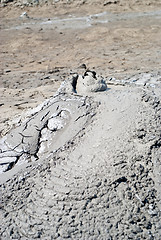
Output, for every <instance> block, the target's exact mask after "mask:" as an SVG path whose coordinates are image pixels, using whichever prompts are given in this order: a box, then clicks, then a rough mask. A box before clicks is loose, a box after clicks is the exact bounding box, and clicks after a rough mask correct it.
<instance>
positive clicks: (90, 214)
mask: <svg viewBox="0 0 161 240" xmlns="http://www.w3.org/2000/svg"><path fill="white" fill-rule="evenodd" d="M0 12H1V14H0V27H1V33H0V45H1V55H0V58H1V61H0V95H1V99H0V113H1V114H0V136H1V137H3V136H5V134H6V133H7V132H8V131H9V130H10V129H11V128H12V127H13V122H14V119H15V117H16V116H21V115H22V112H23V111H26V110H28V109H29V108H33V107H36V106H37V105H39V104H40V103H42V102H43V101H44V100H45V99H48V98H50V97H52V96H53V95H54V94H55V92H56V91H57V89H58V88H59V86H60V84H61V83H62V82H63V81H64V80H66V79H67V78H68V77H69V76H70V75H72V74H73V73H79V74H82V69H81V68H80V66H81V65H82V64H86V65H87V67H88V68H89V69H91V70H95V71H96V72H97V73H98V74H100V75H102V76H103V77H104V78H105V79H106V80H107V84H108V87H109V89H108V91H106V92H104V93H94V95H93V94H89V96H90V97H91V98H92V99H93V100H91V101H93V102H97V103H99V104H100V106H99V107H98V106H97V107H96V106H95V107H93V105H92V104H93V103H91V102H90V103H88V102H87V106H88V107H89V106H90V107H91V106H92V107H91V109H92V111H93V109H94V108H95V111H94V112H95V114H93V116H94V117H93V118H92V119H88V121H87V122H86V125H87V126H86V128H85V127H84V126H82V129H81V131H80V132H79V134H78V135H77V137H75V138H74V139H72V141H69V142H68V143H67V144H66V145H65V147H63V148H62V149H59V151H58V152H57V153H56V154H55V155H53V157H52V159H49V160H46V159H45V161H44V159H40V161H39V160H38V161H36V162H34V163H33V164H32V163H30V164H29V165H28V167H27V169H26V170H23V169H21V171H20V173H18V174H17V175H15V176H14V177H13V175H14V174H16V172H13V174H12V175H8V176H7V178H6V179H8V180H7V182H5V181H4V179H3V177H2V178H1V180H2V184H1V193H2V196H1V197H2V201H1V216H2V219H3V221H2V224H1V229H0V234H1V239H6V240H8V239H37V238H41V239H67V238H68V239H109V240H110V239H111V240H112V239H122V240H125V239H137V240H139V239H146V240H147V239H149V240H150V239H155V240H158V239H161V238H160V236H161V223H160V222H161V208H160V207H161V190H160V189H161V176H160V171H161V161H160V132H161V126H160V111H161V110H160V109H161V108H160V106H161V103H160V95H161V88H160V87H156V88H153V86H151V87H147V86H146V84H145V82H146V81H147V82H146V83H148V82H150V83H151V84H152V85H153V84H154V85H155V84H156V83H157V84H158V85H157V84H156V85H157V86H160V85H159V84H160V79H161V41H160V39H161V27H160V26H161V1H160V0H147V1H137V0H130V1H126V0H116V1H114V0H111V1H108V0H107V1H98V0H94V1H92V0H89V1H77V0H76V1H65V0H64V1H53V2H51V1H48V2H46V3H44V2H43V1H40V2H36V1H33V2H32V1H27V0H26V1H23V2H21V1H12V2H7V1H1V8H0ZM125 79H126V84H125V82H124V84H122V80H125ZM131 79H132V81H133V82H134V85H135V86H134V85H130V86H129V85H128V81H129V82H130V81H131ZM140 79H141V84H140V85H139V84H138V83H139V81H140ZM152 79H153V81H152ZM156 79H157V80H156ZM116 83H118V85H116ZM135 83H136V84H135ZM110 84H111V85H110ZM137 84H138V86H137ZM122 85H124V86H122ZM78 94H79V92H78ZM90 104H91V105H90ZM88 107H87V108H88ZM64 136H65V135H64ZM60 140H62V139H61V138H60ZM39 147H40V146H39ZM50 150H51V149H50ZM52 150H53V149H52ZM12 170H13V169H12ZM8 172H10V171H8Z"/></svg>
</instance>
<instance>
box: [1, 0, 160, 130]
mask: <svg viewBox="0 0 161 240" xmlns="http://www.w3.org/2000/svg"><path fill="white" fill-rule="evenodd" d="M83 2H85V3H84V4H83ZM113 2H114V3H113ZM1 5H2V6H3V5H4V7H1V14H0V18H1V35H0V44H1V63H0V64H1V65H0V69H1V71H0V94H1V103H0V104H1V107H0V108H1V116H0V132H1V133H2V132H3V131H4V130H3V129H4V128H6V127H7V122H8V120H9V119H10V118H11V117H14V116H15V115H16V114H21V111H22V110H24V109H26V108H29V107H34V106H36V105H37V104H39V103H41V102H42V100H43V99H45V98H49V97H50V96H52V95H53V94H54V92H55V90H56V89H57V88H58V86H59V85H60V83H61V82H62V80H64V79H65V78H66V77H67V76H69V73H70V71H71V72H72V71H75V70H76V71H78V67H79V66H80V65H81V64H82V63H85V64H86V65H87V66H88V67H89V68H90V69H91V68H95V70H96V71H97V72H99V73H102V74H103V75H104V76H112V77H115V78H123V77H124V76H129V75H132V74H135V73H139V72H146V71H157V70H159V69H160V64H161V60H160V56H161V42H160V39H161V30H160V25H161V18H160V17H159V16H160V12H159V11H161V2H160V1H158V0H156V1H150V0H149V1H133V0H131V1H124V0H122V1H57V2H56V3H54V2H53V4H51V3H49V5H48V4H46V5H43V6H39V5H38V6H32V7H27V6H24V5H23V4H20V3H18V2H15V1H13V2H11V3H8V4H4V3H2V4H1ZM17 5H20V6H19V7H17ZM155 11H157V12H158V13H155ZM23 12H27V14H28V16H29V18H23V17H22V18H20V15H21V14H22V13H23ZM104 12H107V13H108V14H107V16H105V17H106V19H105V20H108V22H105V23H101V21H99V17H98V16H94V17H93V19H94V21H93V23H92V26H90V27H88V25H87V24H86V21H87V20H82V21H79V22H78V21H74V20H73V23H71V22H67V23H68V24H67V26H66V25H65V24H66V22H65V21H64V22H63V23H62V22H61V21H58V22H56V23H55V24H52V23H50V21H51V20H53V19H55V18H57V19H68V18H72V17H80V18H81V17H88V16H90V15H92V14H93V15H94V14H99V13H104ZM144 12H147V14H144ZM110 13H114V14H113V15H110ZM138 13H140V16H139V15H138ZM148 13H149V14H148ZM97 18H98V21H97ZM100 20H104V19H103V17H102V18H101V17H100ZM54 21H55V20H54ZM43 22H45V24H42V23H43ZM47 22H48V24H47ZM78 25H79V27H78Z"/></svg>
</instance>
